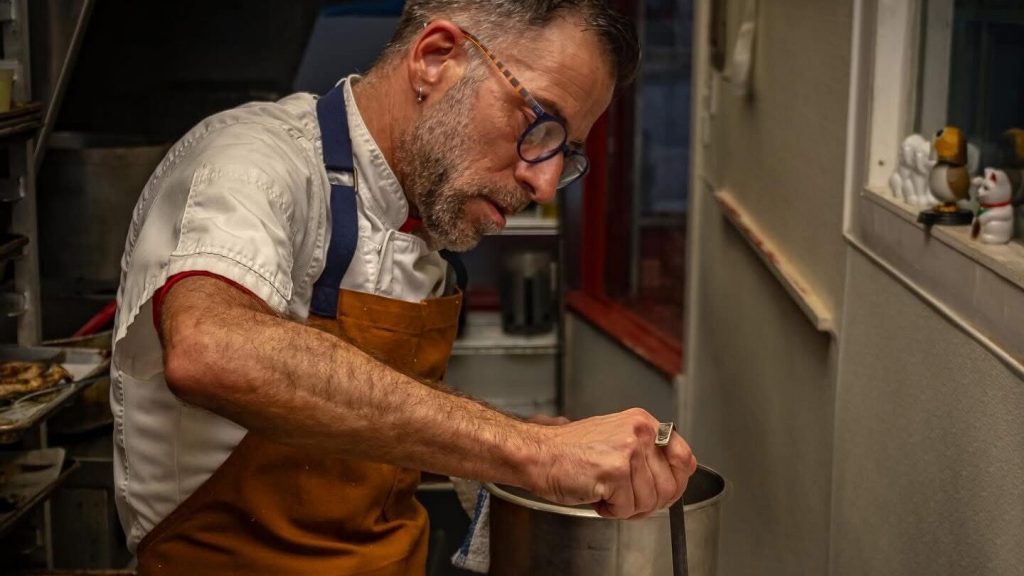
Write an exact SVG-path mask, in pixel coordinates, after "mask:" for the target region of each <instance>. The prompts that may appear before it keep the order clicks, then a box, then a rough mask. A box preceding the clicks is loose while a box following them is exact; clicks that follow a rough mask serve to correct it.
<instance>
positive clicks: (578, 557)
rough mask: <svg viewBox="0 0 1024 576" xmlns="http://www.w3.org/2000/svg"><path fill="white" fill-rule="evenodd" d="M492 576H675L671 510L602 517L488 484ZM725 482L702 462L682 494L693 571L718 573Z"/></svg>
mask: <svg viewBox="0 0 1024 576" xmlns="http://www.w3.org/2000/svg"><path fill="white" fill-rule="evenodd" d="M487 490H488V491H490V493H491V495H492V496H493V498H491V572H490V573H491V575H492V576H506V575H507V576H522V575H524V574H529V575H531V576H547V575H551V576H556V575H557V576H671V575H672V543H671V540H670V539H669V525H668V512H667V511H665V510H663V511H661V512H658V513H656V514H654V515H652V516H649V517H647V518H644V519H642V520H609V519H606V518H601V517H600V516H598V515H597V513H596V512H594V511H593V509H591V508H590V507H589V506H562V505H559V504H552V503H551V502H548V501H546V500H544V499H542V498H539V497H537V496H535V495H533V494H530V493H529V492H526V491H525V490H521V489H519V488H512V487H508V486H496V485H494V484H488V485H487ZM726 492H727V488H726V481H725V479H724V478H722V476H721V475H719V474H718V473H717V472H715V471H714V470H711V469H710V468H707V467H704V466H700V467H698V469H697V472H696V473H694V475H693V476H692V477H691V478H690V483H689V485H687V487H686V494H684V495H683V502H684V503H685V504H686V506H685V509H686V550H687V556H688V559H689V568H690V575H691V576H714V574H715V573H716V571H717V567H718V529H719V528H718V527H719V513H720V510H721V503H722V500H723V498H724V497H725V494H726Z"/></svg>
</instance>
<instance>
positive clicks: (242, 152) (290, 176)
mask: <svg viewBox="0 0 1024 576" xmlns="http://www.w3.org/2000/svg"><path fill="white" fill-rule="evenodd" d="M318 139H319V128H318V126H317V118H316V98H315V97H314V96H312V95H310V94H305V93H297V94H293V95H291V96H288V97H286V98H283V99H281V100H278V101H276V102H251V103H248V104H243V105H241V106H238V107H236V108H232V109H230V110H225V111H224V112H219V113H217V114H214V115H213V116H210V117H208V118H206V119H205V120H203V121H202V122H200V123H199V124H198V125H196V127H195V128H193V129H192V130H190V131H189V133H188V134H186V135H185V136H184V137H183V138H182V139H181V141H180V142H179V143H178V146H177V148H178V149H179V150H180V151H181V152H182V153H183V154H186V155H188V156H191V157H192V158H193V159H194V162H186V163H185V164H186V165H193V164H195V165H197V166H198V165H207V166H246V167H251V168H253V169H259V170H260V171H262V172H265V173H266V174H267V175H268V176H270V177H271V178H274V179H276V180H280V181H281V183H282V184H284V183H288V184H295V183H296V182H292V180H294V179H295V178H297V177H300V176H301V177H308V176H309V175H310V172H315V171H316V169H317V168H319V166H320V164H321V162H320V158H319V144H318V142H317V141H318ZM303 179H304V178H303Z"/></svg>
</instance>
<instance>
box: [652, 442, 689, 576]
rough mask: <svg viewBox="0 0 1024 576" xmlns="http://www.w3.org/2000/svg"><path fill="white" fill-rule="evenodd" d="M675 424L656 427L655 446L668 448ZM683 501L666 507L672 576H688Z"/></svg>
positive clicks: (677, 501)
mask: <svg viewBox="0 0 1024 576" xmlns="http://www.w3.org/2000/svg"><path fill="white" fill-rule="evenodd" d="M673 429H675V424H674V423H672V422H663V423H662V424H661V425H659V426H658V437H657V440H655V442H654V443H655V444H657V445H658V446H661V447H665V446H668V444H669V442H670V441H671V440H672V431H673ZM683 506H684V504H683V499H682V498H680V499H679V500H676V502H675V503H674V504H672V505H671V506H669V507H668V526H669V534H670V535H671V538H672V576H688V575H689V573H690V565H689V564H688V563H687V558H686V513H685V511H684V510H683Z"/></svg>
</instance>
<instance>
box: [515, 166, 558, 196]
mask: <svg viewBox="0 0 1024 576" xmlns="http://www.w3.org/2000/svg"><path fill="white" fill-rule="evenodd" d="M564 165H565V156H564V155H563V154H556V155H555V156H554V157H553V158H549V159H548V160H545V161H543V162H538V163H536V164H530V163H529V162H526V161H524V160H520V161H519V164H518V165H517V166H516V172H515V177H516V180H517V181H518V182H519V183H520V184H522V185H523V186H524V187H525V188H527V189H529V190H530V197H531V199H532V200H533V201H534V202H537V203H539V204H550V203H552V202H554V201H555V195H556V194H557V192H558V181H559V180H560V179H561V177H562V167H563V166H564Z"/></svg>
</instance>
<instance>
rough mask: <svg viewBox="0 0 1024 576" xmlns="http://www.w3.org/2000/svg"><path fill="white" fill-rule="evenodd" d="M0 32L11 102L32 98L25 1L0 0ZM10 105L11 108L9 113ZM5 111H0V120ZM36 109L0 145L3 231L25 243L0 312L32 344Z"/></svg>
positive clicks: (38, 335)
mask: <svg viewBox="0 0 1024 576" xmlns="http://www.w3.org/2000/svg"><path fill="white" fill-rule="evenodd" d="M0 30H2V35H3V60H2V62H3V65H4V66H5V67H9V68H13V69H14V84H13V87H12V92H11V96H12V100H13V101H14V102H18V103H22V105H23V106H24V103H28V102H30V101H31V97H32V94H31V85H32V82H31V66H30V61H29V37H28V30H29V27H28V0H0ZM13 110H14V107H13V106H12V111H13ZM9 115H10V113H8V114H3V115H0V122H2V121H3V118H5V117H7V116H9ZM41 119H42V118H41V109H38V110H35V111H33V112H30V113H29V114H27V115H26V116H25V118H23V121H19V122H16V123H14V124H13V125H12V126H11V127H10V128H11V129H10V130H5V129H2V128H0V147H2V148H3V149H4V150H5V151H6V154H5V156H6V158H7V161H8V163H9V166H8V171H7V178H3V179H0V202H8V203H12V204H13V206H12V208H11V216H12V218H11V226H10V230H8V233H10V234H13V235H15V236H14V237H16V238H19V240H20V241H21V242H23V243H24V245H23V246H22V247H21V248H20V251H18V252H13V253H11V254H10V255H9V256H8V257H11V256H15V257H16V259H15V261H14V284H13V290H11V289H10V288H5V289H4V292H5V293H4V298H3V300H2V302H0V307H2V309H0V312H2V313H3V314H6V315H8V316H17V318H18V344H19V345H22V346H33V345H36V344H39V342H40V340H41V339H42V328H41V314H40V309H39V308H40V306H39V303H40V295H39V294H40V293H39V248H38V244H39V243H38V241H37V240H38V237H39V229H38V220H37V215H36V189H35V180H36V179H35V162H34V157H35V154H34V144H35V143H34V137H35V135H36V129H37V128H38V127H39V126H41V124H42V122H41Z"/></svg>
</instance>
